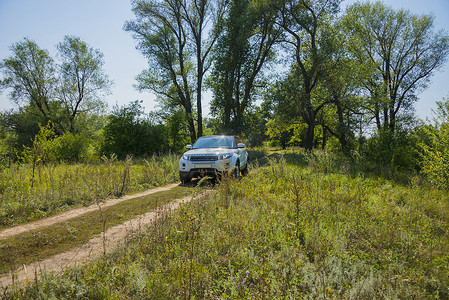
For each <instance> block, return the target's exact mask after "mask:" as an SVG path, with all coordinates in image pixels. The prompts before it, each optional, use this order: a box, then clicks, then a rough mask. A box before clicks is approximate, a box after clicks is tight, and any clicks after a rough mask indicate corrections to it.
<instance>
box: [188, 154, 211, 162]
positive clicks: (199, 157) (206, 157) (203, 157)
mask: <svg viewBox="0 0 449 300" xmlns="http://www.w3.org/2000/svg"><path fill="white" fill-rule="evenodd" d="M190 160H191V161H216V160H218V156H217V155H207V154H205V155H201V154H195V155H191V156H190Z"/></svg>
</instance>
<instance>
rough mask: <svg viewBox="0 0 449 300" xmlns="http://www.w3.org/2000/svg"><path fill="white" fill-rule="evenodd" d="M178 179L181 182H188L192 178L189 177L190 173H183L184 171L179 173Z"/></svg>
mask: <svg viewBox="0 0 449 300" xmlns="http://www.w3.org/2000/svg"><path fill="white" fill-rule="evenodd" d="M179 179H180V180H181V183H184V184H185V183H189V182H190V181H191V180H192V178H190V174H184V173H179Z"/></svg>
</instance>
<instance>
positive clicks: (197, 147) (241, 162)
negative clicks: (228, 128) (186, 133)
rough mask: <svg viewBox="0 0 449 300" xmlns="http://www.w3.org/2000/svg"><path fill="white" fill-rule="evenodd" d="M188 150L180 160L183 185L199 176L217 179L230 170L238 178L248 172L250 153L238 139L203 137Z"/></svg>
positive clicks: (219, 136) (231, 137)
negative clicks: (217, 176) (216, 177)
mask: <svg viewBox="0 0 449 300" xmlns="http://www.w3.org/2000/svg"><path fill="white" fill-rule="evenodd" d="M186 148H187V149H189V151H187V152H186V153H184V155H183V156H182V157H181V159H180V160H179V179H181V182H182V183H187V182H189V181H190V180H192V178H193V177H198V176H206V175H208V176H213V177H215V176H216V175H219V174H221V173H223V172H227V171H229V170H233V173H234V176H235V177H237V178H238V177H240V174H242V175H244V174H246V173H247V172H248V153H247V151H246V148H245V144H243V143H242V142H241V141H240V139H239V138H238V137H235V136H226V135H211V136H203V137H200V138H199V139H198V140H197V141H196V142H195V143H194V144H193V146H192V145H187V146H186Z"/></svg>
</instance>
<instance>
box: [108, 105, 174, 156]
mask: <svg viewBox="0 0 449 300" xmlns="http://www.w3.org/2000/svg"><path fill="white" fill-rule="evenodd" d="M142 114H143V108H142V106H141V102H139V101H135V102H131V103H130V104H129V106H126V105H125V106H123V107H118V106H116V107H115V108H114V111H113V112H112V114H111V115H109V117H108V121H109V122H108V124H107V125H106V126H105V127H104V132H103V135H104V144H103V146H102V152H103V153H105V154H107V155H111V154H112V153H114V154H116V155H117V156H118V157H119V158H124V157H125V156H126V155H128V154H132V155H134V156H138V157H139V156H143V155H152V154H157V153H164V152H166V151H167V150H168V147H167V145H168V141H167V136H166V133H165V131H166V129H165V127H164V126H163V125H156V124H152V123H151V122H150V120H149V119H145V118H142Z"/></svg>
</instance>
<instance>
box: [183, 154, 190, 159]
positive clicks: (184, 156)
mask: <svg viewBox="0 0 449 300" xmlns="http://www.w3.org/2000/svg"><path fill="white" fill-rule="evenodd" d="M182 159H184V160H190V156H188V155H185V154H184V155H183V156H182Z"/></svg>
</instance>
